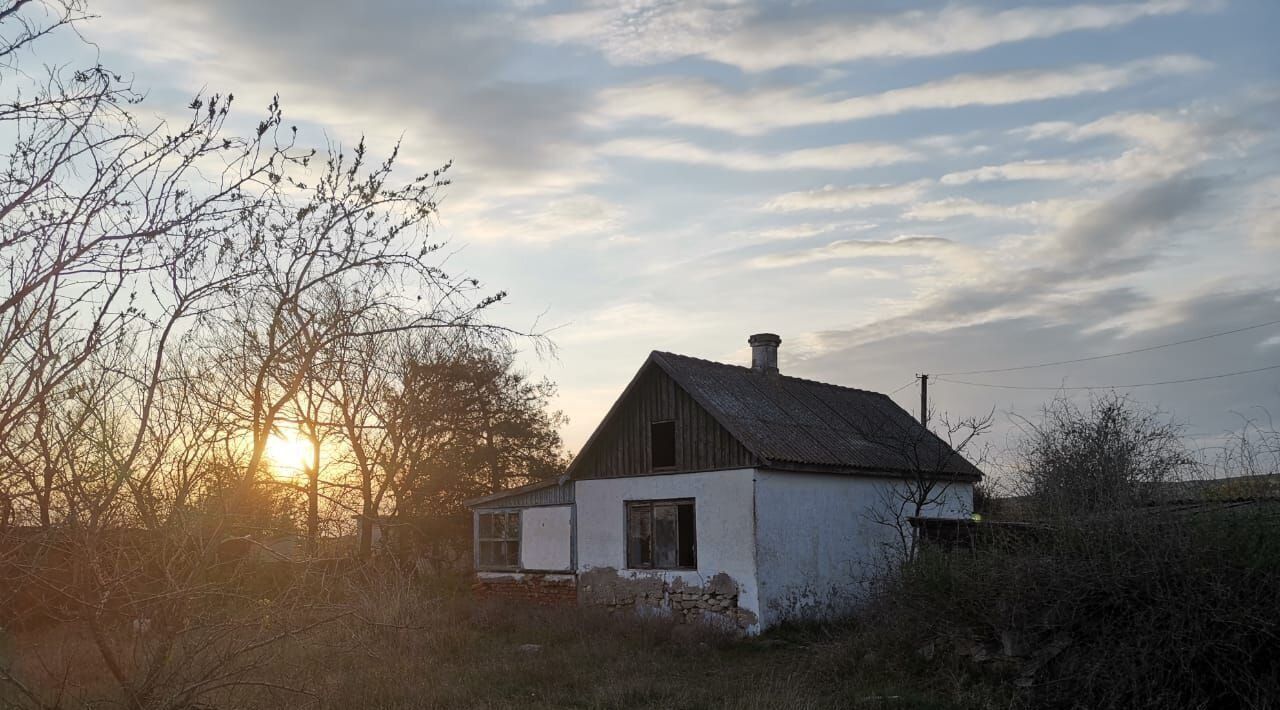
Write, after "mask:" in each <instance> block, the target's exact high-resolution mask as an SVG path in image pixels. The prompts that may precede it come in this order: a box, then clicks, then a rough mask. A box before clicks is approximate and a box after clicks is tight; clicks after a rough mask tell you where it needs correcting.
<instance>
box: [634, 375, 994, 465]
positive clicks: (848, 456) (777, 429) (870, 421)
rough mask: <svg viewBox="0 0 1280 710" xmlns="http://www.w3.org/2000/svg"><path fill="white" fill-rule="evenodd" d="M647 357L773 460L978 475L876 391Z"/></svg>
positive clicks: (757, 451) (776, 462)
mask: <svg viewBox="0 0 1280 710" xmlns="http://www.w3.org/2000/svg"><path fill="white" fill-rule="evenodd" d="M650 359H651V360H652V361H653V362H654V363H656V364H657V365H658V366H659V367H661V368H662V369H663V370H664V371H666V372H667V374H668V375H670V376H671V378H672V379H674V380H675V381H676V382H677V383H679V384H680V386H681V387H683V388H684V389H685V391H687V392H688V393H689V394H690V395H691V396H692V397H693V398H694V399H695V400H697V401H698V403H699V404H701V405H702V406H703V407H704V408H706V410H707V411H708V412H709V413H710V414H711V415H712V416H713V417H715V418H716V419H717V420H719V421H720V423H721V424H722V425H724V427H725V428H726V429H728V430H729V431H730V433H732V434H733V435H734V436H735V437H737V438H738V439H739V441H741V442H742V444H743V445H744V446H746V447H747V448H748V449H750V450H751V451H752V452H753V453H755V455H756V456H758V457H760V458H761V459H762V460H763V461H764V462H766V463H767V464H768V465H773V466H781V467H786V466H787V465H794V466H799V467H819V468H831V469H853V470H873V471H883V470H890V471H925V472H931V473H947V474H954V475H961V476H975V477H976V476H980V475H981V472H980V471H979V470H978V469H977V468H976V467H974V466H973V464H971V463H969V462H968V461H966V460H965V459H964V457H963V456H961V455H960V454H958V453H956V452H955V451H953V450H952V449H951V447H950V446H949V445H948V444H947V443H946V442H945V441H943V440H942V439H940V438H938V437H937V436H936V435H934V434H933V433H931V432H930V431H929V430H928V429H926V428H925V427H924V426H922V425H921V424H920V423H919V422H918V421H916V420H915V418H914V417H912V416H911V415H910V414H909V413H908V412H907V411H906V410H904V409H903V408H902V407H899V406H898V405H897V404H896V403H895V402H894V401H893V400H892V399H889V397H888V396H886V395H883V394H880V393H879V392H870V391H867V390H859V389H853V388H851V387H841V386H839V385H832V384H826V383H822V382H815V381H813V380H805V379H801V378H798V377H790V376H787V375H778V374H765V373H760V372H756V371H754V370H752V369H751V368H749V367H739V366H736V365H726V364H724V363H719V362H712V361H710V360H702V359H700V358H694V357H688V356H685V355H676V354H674V353H666V352H654V353H653V354H652V355H650Z"/></svg>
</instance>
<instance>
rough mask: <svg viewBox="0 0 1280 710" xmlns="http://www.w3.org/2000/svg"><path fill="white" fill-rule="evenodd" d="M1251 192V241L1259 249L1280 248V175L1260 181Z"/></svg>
mask: <svg viewBox="0 0 1280 710" xmlns="http://www.w3.org/2000/svg"><path fill="white" fill-rule="evenodd" d="M1249 192H1250V195H1249V198H1248V201H1247V203H1246V205H1245V209H1246V210H1248V211H1249V212H1250V213H1252V214H1251V216H1250V219H1249V220H1248V221H1249V238H1250V242H1251V243H1252V245H1253V246H1254V247H1256V248H1259V249H1280V175H1273V176H1271V177H1268V178H1265V179H1263V180H1261V181H1259V182H1258V184H1256V185H1254V187H1253V188H1252V189H1251V190H1250V191H1249Z"/></svg>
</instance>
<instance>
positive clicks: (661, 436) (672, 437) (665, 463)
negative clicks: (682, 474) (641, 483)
mask: <svg viewBox="0 0 1280 710" xmlns="http://www.w3.org/2000/svg"><path fill="white" fill-rule="evenodd" d="M649 453H650V461H651V462H652V464H653V468H654V469H655V470H656V469H660V468H675V466H676V423H675V422H673V421H666V422H654V423H652V424H650V425H649Z"/></svg>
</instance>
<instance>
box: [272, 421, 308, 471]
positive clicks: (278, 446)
mask: <svg viewBox="0 0 1280 710" xmlns="http://www.w3.org/2000/svg"><path fill="white" fill-rule="evenodd" d="M314 452H315V450H314V449H313V448H312V445H311V442H309V441H307V439H306V438H305V437H304V436H302V434H301V433H300V432H299V431H298V430H297V429H295V428H293V427H280V428H278V429H276V431H275V432H273V433H272V434H271V437H270V438H269V439H267V458H268V459H269V460H270V461H271V465H272V467H273V468H274V470H275V471H276V475H279V476H299V475H301V474H302V473H303V471H304V470H305V469H306V467H307V466H308V465H310V463H311V457H312V456H313V454H314Z"/></svg>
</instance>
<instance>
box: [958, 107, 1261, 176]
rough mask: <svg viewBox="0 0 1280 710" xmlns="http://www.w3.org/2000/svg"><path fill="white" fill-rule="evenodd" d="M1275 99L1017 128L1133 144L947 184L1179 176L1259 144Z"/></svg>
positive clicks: (1001, 168)
mask: <svg viewBox="0 0 1280 710" xmlns="http://www.w3.org/2000/svg"><path fill="white" fill-rule="evenodd" d="M1267 106H1272V107H1273V104H1272V103H1269V102H1262V103H1256V104H1255V103H1253V102H1250V103H1247V104H1246V105H1245V106H1244V107H1243V108H1241V109H1240V113H1238V114H1233V115H1230V116H1223V115H1221V114H1219V113H1218V110H1217V109H1216V108H1214V107H1207V108H1204V109H1202V110H1200V111H1194V112H1187V113H1184V114H1179V115H1178V116H1177V117H1176V118H1174V117H1171V116H1169V115H1164V114H1158V113H1149V112H1147V113H1144V112H1127V113H1119V114H1112V115H1109V116H1104V117H1102V118H1100V119H1098V120H1095V121H1091V122H1088V123H1083V124H1076V123H1071V122H1066V121H1051V122H1041V123H1036V124H1032V125H1031V126H1026V127H1023V128H1017V129H1014V130H1012V131H1010V135H1012V136H1014V137H1015V138H1017V139H1019V140H1025V141H1043V140H1048V139H1058V140H1062V141H1066V142H1068V143H1080V142H1082V141H1086V140H1091V139H1105V138H1114V139H1118V140H1119V141H1120V142H1121V143H1122V144H1125V145H1128V146H1129V147H1128V148H1127V149H1126V150H1124V151H1123V152H1122V153H1120V155H1118V156H1115V157H1110V158H1100V157H1088V158H1079V159H1069V158H1060V159H1031V160H1019V161H1013V162H1008V163H1000V164H994V165H984V166H981V167H977V168H970V169H967V170H960V171H955V172H951V173H947V174H946V175H943V176H942V177H941V178H940V179H939V182H940V183H942V184H943V185H967V184H970V183H985V182H1005V181H1017V180H1040V181H1066V182H1120V183H1136V182H1141V181H1149V180H1159V179H1164V178H1168V177H1171V176H1174V175H1178V174H1180V173H1183V172H1185V171H1187V170H1188V169H1190V168H1192V167H1194V166H1196V165H1198V164H1200V163H1202V162H1205V161H1206V160H1210V159H1212V158H1215V157H1220V156H1221V155H1223V154H1225V153H1229V152H1237V153H1239V152H1242V151H1244V150H1246V149H1247V148H1248V147H1249V146H1251V145H1253V144H1255V143H1257V142H1258V141H1259V140H1260V139H1261V136H1262V135H1264V133H1265V132H1266V130H1267V129H1261V128H1259V127H1257V126H1255V125H1254V123H1253V121H1252V117H1253V115H1254V114H1255V113H1256V112H1257V111H1258V110H1259V109H1261V108H1262V107H1267Z"/></svg>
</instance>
